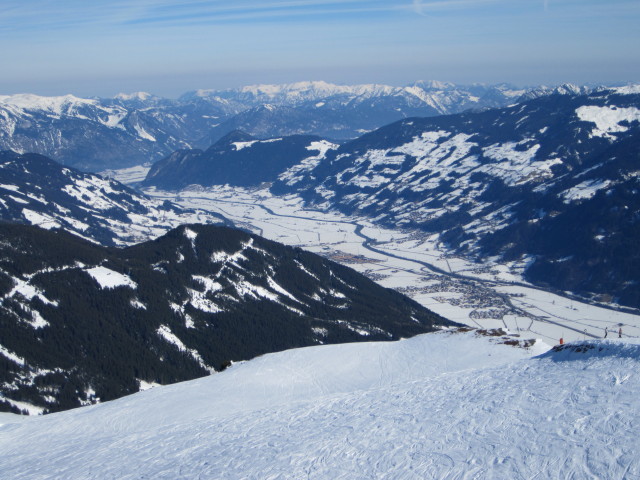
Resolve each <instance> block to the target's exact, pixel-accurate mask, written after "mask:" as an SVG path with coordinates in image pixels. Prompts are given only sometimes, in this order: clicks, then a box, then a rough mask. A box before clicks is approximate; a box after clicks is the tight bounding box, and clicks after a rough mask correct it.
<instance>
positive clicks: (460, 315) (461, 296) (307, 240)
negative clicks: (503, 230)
mask: <svg viewBox="0 0 640 480" xmlns="http://www.w3.org/2000/svg"><path fill="white" fill-rule="evenodd" d="M145 193H147V194H149V195H152V196H155V197H159V198H166V199H170V200H172V201H175V202H176V203H179V204H181V205H183V206H185V207H189V208H198V209H202V210H208V211H212V212H218V213H221V214H223V215H224V216H226V217H227V218H229V219H231V220H233V221H234V222H236V224H237V225H238V226H241V227H244V228H247V229H249V230H251V231H253V232H255V233H259V234H261V235H263V236H265V237H267V238H270V239H272V240H277V241H279V242H282V243H285V244H288V245H297V246H301V247H303V248H305V249H307V250H310V251H313V252H316V253H319V254H322V255H324V256H326V257H329V258H331V259H333V260H335V261H337V262H340V263H343V264H347V265H349V266H350V267H352V268H355V269H356V270H358V271H360V272H362V273H365V274H366V275H368V276H369V277H370V278H372V279H374V280H376V281H378V282H379V283H380V284H382V285H384V286H386V287H390V288H394V289H397V290H400V291H402V292H403V293H406V294H407V295H409V296H411V297H412V298H414V299H415V300H416V301H418V302H420V303H421V304H423V305H425V306H426V307H428V308H430V309H432V310H433V311H435V312H437V313H439V314H441V315H443V316H445V317H447V318H449V319H451V320H455V321H457V322H460V323H464V324H467V325H470V326H474V327H482V328H496V327H503V328H508V329H509V330H510V331H512V332H530V333H531V334H535V335H536V336H537V337H539V338H542V339H544V340H545V341H546V342H548V343H551V344H554V343H557V342H558V341H559V339H560V338H564V339H565V341H570V340H577V339H584V338H602V337H604V335H605V328H607V329H608V332H609V333H608V335H609V336H608V338H611V337H612V336H614V335H615V337H617V336H618V331H619V329H620V328H622V334H623V337H624V338H627V337H639V336H640V315H638V314H637V312H636V314H632V313H625V312H622V311H616V310H614V309H610V308H603V307H601V306H597V305H590V304H586V303H583V302H579V301H577V300H575V299H571V298H570V297H564V296H560V295H556V294H553V293H550V292H547V291H544V290H540V289H537V288H534V287H532V286H531V285H528V284H526V283H525V282H523V281H522V278H521V275H520V274H521V273H522V271H523V265H501V264H493V265H480V264H476V263H471V262H468V261H465V260H464V259H462V258H458V257H453V256H451V255H449V254H448V253H447V252H446V251H444V250H443V248H442V246H441V245H439V244H438V243H437V239H436V238H435V237H434V236H432V237H429V236H426V235H424V234H423V233H421V232H415V231H398V230H388V229H383V228H380V227H378V226H376V225H374V224H372V223H371V221H369V220H367V219H363V218H352V217H348V216H345V215H340V214H337V213H333V212H332V213H326V212H319V211H313V210H308V209H304V208H303V207H302V203H301V201H300V199H299V198H297V197H294V196H289V197H274V196H272V195H271V194H270V193H269V191H268V190H267V189H254V190H247V189H239V188H230V187H214V188H210V189H203V188H201V187H198V188H192V189H187V190H184V191H181V192H179V193H178V194H176V193H173V192H162V191H157V190H155V189H149V190H146V191H145ZM527 334H528V333H527Z"/></svg>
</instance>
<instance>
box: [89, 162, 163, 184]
mask: <svg viewBox="0 0 640 480" xmlns="http://www.w3.org/2000/svg"><path fill="white" fill-rule="evenodd" d="M149 170H151V165H150V164H145V165H136V166H135V167H129V168H121V169H119V170H105V171H103V172H100V175H101V176H103V177H107V178H112V179H114V180H117V181H119V182H120V183H124V184H125V185H132V184H135V183H140V182H141V181H143V180H144V179H145V178H146V177H147V173H149Z"/></svg>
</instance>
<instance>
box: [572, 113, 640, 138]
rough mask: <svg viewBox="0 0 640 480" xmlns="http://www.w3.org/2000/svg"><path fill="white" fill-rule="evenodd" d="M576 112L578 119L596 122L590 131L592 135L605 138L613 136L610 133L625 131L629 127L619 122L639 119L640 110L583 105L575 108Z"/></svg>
mask: <svg viewBox="0 0 640 480" xmlns="http://www.w3.org/2000/svg"><path fill="white" fill-rule="evenodd" d="M576 114H577V115H578V118H579V119H580V120H582V121H584V122H592V123H595V124H596V126H595V128H594V129H593V130H592V132H591V135H592V136H597V137H605V138H614V137H613V136H612V135H611V133H616V132H626V131H627V130H628V129H629V128H628V127H626V126H623V125H620V122H623V121H624V122H638V121H640V110H639V109H637V108H635V107H629V108H622V107H615V106H606V107H599V106H596V105H585V106H582V107H580V108H578V109H576Z"/></svg>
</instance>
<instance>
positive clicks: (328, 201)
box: [272, 87, 640, 307]
mask: <svg viewBox="0 0 640 480" xmlns="http://www.w3.org/2000/svg"><path fill="white" fill-rule="evenodd" d="M634 91H635V90H634V89H632V88H631V87H628V88H627V89H612V90H598V91H596V92H593V93H591V94H588V95H584V94H581V93H580V91H578V92H577V93H575V94H574V93H572V92H573V91H572V90H571V89H567V91H566V92H564V91H563V92H559V93H562V94H552V95H547V96H542V97H538V98H535V99H533V100H529V101H526V102H523V103H521V104H517V105H512V106H510V107H507V108H503V109H493V110H486V111H482V112H465V113H461V114H458V115H448V116H440V117H435V118H412V119H407V120H404V121H401V122H397V123H394V124H391V125H388V126H386V127H383V128H380V129H378V130H376V131H374V132H371V133H369V134H366V135H363V136H361V137H360V138H358V139H356V140H353V141H351V142H347V143H345V144H343V145H341V146H340V147H339V148H337V149H335V150H330V151H328V152H327V154H326V155H325V156H324V158H322V159H321V160H320V161H318V162H315V164H310V165H308V166H305V167H304V168H301V167H300V166H295V167H294V168H292V169H290V170H289V171H287V172H284V173H283V174H281V175H280V178H279V181H278V182H276V183H275V184H274V186H273V187H272V192H273V193H275V194H288V193H297V194H299V195H301V196H302V197H303V198H304V199H305V200H306V201H307V204H308V205H309V207H310V208H321V209H325V210H330V209H336V210H340V211H341V212H343V213H347V214H356V215H366V216H368V217H370V218H373V219H375V220H376V221H377V222H379V223H381V224H383V225H385V226H393V227H394V228H414V229H420V230H422V231H424V232H427V233H431V234H438V235H439V238H440V240H441V241H442V242H443V243H444V244H445V245H448V246H449V247H450V248H451V249H452V250H454V251H456V252H457V253H459V254H463V255H466V256H468V257H469V258H476V259H480V260H487V259H492V258H493V259H496V258H497V259H501V260H504V261H517V262H519V263H520V264H522V265H527V270H526V278H527V280H529V281H532V282H533V283H536V284H538V285H544V286H547V285H548V286H552V287H553V288H556V289H557V290H559V291H570V292H576V293H579V294H581V295H584V296H585V297H587V298H591V299H609V300H605V301H611V300H614V301H616V302H618V303H621V304H623V305H628V306H634V307H637V306H639V305H640V289H638V283H637V280H638V278H637V274H636V273H635V272H637V271H638V270H639V267H638V266H639V265H640V263H639V262H640V258H638V256H637V255H636V253H637V248H636V245H635V243H636V242H635V241H634V239H635V238H638V234H639V232H640V230H639V229H640V222H639V221H638V219H640V214H639V210H640V205H639V204H638V198H639V197H638V195H637V192H638V186H639V178H640V177H639V176H638V159H639V156H638V152H639V150H638V143H639V142H640V95H638V94H634V93H633V92H634ZM586 265H588V269H586V268H585V266H586Z"/></svg>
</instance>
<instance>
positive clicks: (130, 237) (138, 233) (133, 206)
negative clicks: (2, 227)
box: [0, 152, 230, 246]
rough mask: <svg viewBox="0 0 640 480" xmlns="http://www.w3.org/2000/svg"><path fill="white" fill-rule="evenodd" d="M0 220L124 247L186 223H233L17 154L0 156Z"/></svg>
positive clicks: (50, 162) (7, 153)
mask: <svg viewBox="0 0 640 480" xmlns="http://www.w3.org/2000/svg"><path fill="white" fill-rule="evenodd" d="M0 220H3V221H9V222H16V223H26V224H31V225H36V226H39V227H41V228H45V229H48V230H50V229H53V228H62V229H65V230H67V231H69V232H71V233H73V234H75V235H77V236H80V237H82V238H85V239H88V240H91V241H93V242H99V243H102V244H103V245H120V246H122V245H132V244H135V243H139V242H143V241H145V240H151V239H153V238H156V237H159V236H160V235H162V234H164V233H166V232H167V231H169V230H170V229H172V228H175V227H177V226H179V225H183V224H185V223H195V222H198V223H213V224H218V225H223V224H229V223H230V222H228V221H227V220H225V219H224V218H222V217H220V216H219V215H215V214H209V213H205V212H202V211H196V210H185V209H182V208H180V207H177V206H176V205H173V204H171V203H169V202H162V201H157V200H153V199H151V198H149V197H147V196H145V195H142V194H140V193H138V192H135V191H133V190H131V189H130V188H128V187H125V186H124V185H122V184H120V183H118V182H117V181H114V180H111V179H108V178H103V177H101V176H98V175H92V174H88V173H82V172H79V171H77V170H75V169H73V168H70V167H64V166H62V165H60V164H59V163H57V162H54V161H53V160H51V159H50V158H47V157H44V156H41V155H35V154H25V155H18V154H16V153H13V152H0Z"/></svg>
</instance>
